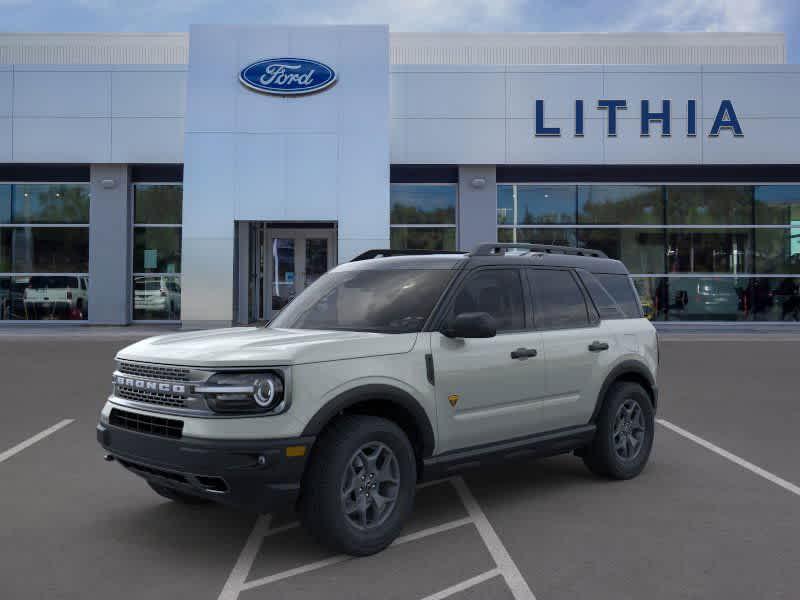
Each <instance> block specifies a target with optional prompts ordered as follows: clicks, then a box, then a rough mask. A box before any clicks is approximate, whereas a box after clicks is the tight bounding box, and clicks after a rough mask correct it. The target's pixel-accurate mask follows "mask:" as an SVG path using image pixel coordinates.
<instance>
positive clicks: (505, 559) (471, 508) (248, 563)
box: [218, 477, 536, 600]
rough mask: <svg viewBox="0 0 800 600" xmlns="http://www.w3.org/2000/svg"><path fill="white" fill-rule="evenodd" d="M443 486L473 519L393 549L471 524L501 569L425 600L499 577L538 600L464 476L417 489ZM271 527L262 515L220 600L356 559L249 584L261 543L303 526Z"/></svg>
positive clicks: (520, 599) (523, 596)
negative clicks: (447, 486) (449, 487)
mask: <svg viewBox="0 0 800 600" xmlns="http://www.w3.org/2000/svg"><path fill="white" fill-rule="evenodd" d="M441 483H450V484H452V485H453V487H454V488H455V490H456V492H457V494H458V497H459V498H460V499H461V502H462V503H463V504H464V507H465V508H466V510H467V513H468V515H469V516H467V517H464V518H461V519H455V520H453V521H448V522H447V523H443V524H441V525H436V526H434V527H428V528H426V529H422V530H420V531H415V532H414V533H409V534H408V535H404V536H401V537H399V538H397V539H396V540H395V541H394V542H393V543H392V544H391V546H399V545H401V544H407V543H409V542H413V541H416V540H421V539H423V538H426V537H429V536H432V535H436V534H439V533H444V532H446V531H450V530H451V529H456V528H458V527H464V526H466V525H470V524H471V525H474V526H475V528H476V529H477V531H478V535H480V537H481V540H482V541H483V543H484V544H485V545H486V548H487V550H488V551H489V554H490V555H491V557H492V559H493V560H494V562H495V564H496V565H497V566H496V568H494V569H490V570H489V571H486V572H485V573H481V574H480V575H476V576H475V577H471V578H470V579H466V580H464V581H462V582H460V583H457V584H455V585H452V586H450V587H448V588H445V589H443V590H440V591H438V592H436V593H435V594H432V595H430V596H426V597H425V598H423V599H422V600H441V599H443V598H447V597H448V596H452V595H453V594H457V593H458V592H461V591H463V590H466V589H469V588H471V587H473V586H476V585H478V584H479V583H483V582H484V581H487V580H489V579H491V578H493V577H498V576H502V577H503V579H504V580H505V582H506V585H508V588H509V589H510V590H511V593H512V595H513V596H514V599H515V600H536V597H535V596H534V595H533V592H532V591H531V589H530V587H528V584H527V582H526V581H525V579H524V578H523V577H522V574H521V573H520V571H519V568H518V567H517V565H516V563H514V561H513V560H512V559H511V555H510V554H509V553H508V550H506V547H505V546H504V545H503V543H502V542H501V541H500V538H499V537H498V535H497V532H495V530H494V528H493V527H492V525H491V523H490V522H489V519H488V518H487V517H486V514H485V513H484V512H483V510H482V509H481V507H480V505H478V502H477V500H475V497H474V496H473V495H472V492H470V490H469V488H468V487H467V484H466V483H465V482H464V480H463V479H462V478H461V477H448V478H445V479H440V480H436V481H429V482H426V483H423V484H420V485H419V486H417V488H418V489H421V488H425V487H430V486H433V485H438V484H441ZM269 524H270V517H269V516H262V517H259V518H258V520H257V521H256V523H255V525H254V526H253V530H252V531H251V532H250V535H249V536H248V538H247V541H246V542H245V545H244V548H242V551H241V553H240V554H239V558H238V559H237V561H236V564H235V565H234V567H233V570H232V571H231V573H230V575H228V580H227V581H226V582H225V585H224V587H223V588H222V592H221V593H220V595H219V598H218V600H237V599H238V597H239V594H241V593H242V592H244V591H246V590H251V589H253V588H258V587H262V586H265V585H268V584H270V583H275V582H277V581H282V580H284V579H289V578H290V577H295V576H297V575H302V574H304V573H310V572H311V571H317V570H319V569H323V568H325V567H330V566H333V565H337V564H339V563H343V562H347V561H350V560H353V557H352V556H349V555H344V554H339V555H336V556H331V557H329V558H325V559H323V560H318V561H316V562H312V563H308V564H306V565H301V566H299V567H295V568H293V569H288V570H286V571H281V572H280V573H275V574H273V575H268V576H266V577H261V578H259V579H254V580H252V581H247V577H248V575H249V574H250V569H251V568H252V567H253V563H254V562H255V559H256V556H257V554H258V552H259V550H260V549H261V544H262V542H263V541H264V539H266V538H267V537H270V536H272V535H275V534H277V533H281V532H283V531H288V530H290V529H294V528H296V527H298V526H299V523H289V524H287V525H283V526H281V527H277V528H275V529H272V530H271V529H270V528H269Z"/></svg>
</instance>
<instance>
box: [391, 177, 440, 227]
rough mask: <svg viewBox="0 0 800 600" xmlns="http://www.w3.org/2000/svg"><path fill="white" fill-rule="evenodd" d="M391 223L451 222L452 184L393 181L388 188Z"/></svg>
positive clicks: (437, 223) (433, 223)
mask: <svg viewBox="0 0 800 600" xmlns="http://www.w3.org/2000/svg"><path fill="white" fill-rule="evenodd" d="M390 198H391V222H392V225H455V223H456V186H455V185H434V184H431V185H423V184H419V185H410V184H399V183H394V184H392V186H391V191H390Z"/></svg>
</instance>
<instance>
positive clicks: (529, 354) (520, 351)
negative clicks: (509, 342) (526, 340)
mask: <svg viewBox="0 0 800 600" xmlns="http://www.w3.org/2000/svg"><path fill="white" fill-rule="evenodd" d="M536 354H537V352H536V350H535V349H533V348H517V349H516V350H514V351H512V352H511V358H513V359H514V360H517V359H520V360H524V359H526V358H533V357H534V356H536Z"/></svg>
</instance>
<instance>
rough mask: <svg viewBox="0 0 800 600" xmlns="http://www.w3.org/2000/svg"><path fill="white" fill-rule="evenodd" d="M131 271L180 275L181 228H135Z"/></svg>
mask: <svg viewBox="0 0 800 600" xmlns="http://www.w3.org/2000/svg"><path fill="white" fill-rule="evenodd" d="M133 270H134V272H136V273H180V272H181V228H180V227H136V228H135V230H134V233H133Z"/></svg>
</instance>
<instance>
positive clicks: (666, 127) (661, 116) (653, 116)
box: [639, 100, 670, 137]
mask: <svg viewBox="0 0 800 600" xmlns="http://www.w3.org/2000/svg"><path fill="white" fill-rule="evenodd" d="M669 109H670V101H669V100H662V101H661V112H650V101H649V100H642V130H641V132H640V134H639V135H641V136H642V137H649V136H650V123H652V122H653V121H660V122H661V137H669V136H670V122H669Z"/></svg>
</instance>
